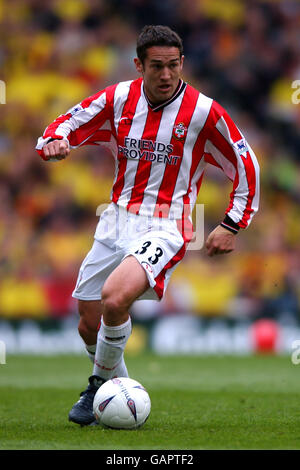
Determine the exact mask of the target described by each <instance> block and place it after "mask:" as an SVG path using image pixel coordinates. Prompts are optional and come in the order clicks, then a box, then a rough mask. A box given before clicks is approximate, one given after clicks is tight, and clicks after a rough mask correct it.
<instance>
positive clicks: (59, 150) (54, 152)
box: [43, 140, 70, 160]
mask: <svg viewBox="0 0 300 470" xmlns="http://www.w3.org/2000/svg"><path fill="white" fill-rule="evenodd" d="M43 151H44V156H45V160H63V159H64V158H66V157H67V156H68V155H69V153H70V147H69V143H68V142H67V141H66V140H52V142H49V143H48V144H46V145H44V147H43Z"/></svg>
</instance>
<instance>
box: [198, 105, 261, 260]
mask: <svg viewBox="0 0 300 470" xmlns="http://www.w3.org/2000/svg"><path fill="white" fill-rule="evenodd" d="M210 117H211V119H212V122H213V125H212V126H211V132H210V136H209V139H208V140H207V143H206V146H205V160H206V161H207V162H209V163H212V164H213V165H216V166H218V167H219V168H221V169H222V170H223V172H224V173H225V174H226V176H227V177H228V178H229V179H230V180H231V181H232V182H233V187H232V191H231V194H230V201H229V205H228V207H227V209H226V211H225V217H224V219H223V221H222V222H221V224H220V225H219V226H218V227H216V228H215V229H214V230H213V231H212V232H211V233H210V234H209V236H208V238H207V241H206V248H207V253H208V255H209V256H213V255H215V254H224V253H229V252H231V251H233V250H234V248H235V237H236V234H237V233H238V231H239V230H240V229H241V228H242V229H245V228H247V227H248V226H249V225H250V223H251V221H252V219H253V216H254V214H255V213H256V212H257V210H258V206H259V164H258V161H257V158H256V156H255V154H254V152H253V150H252V148H251V147H250V145H249V144H248V142H247V140H246V139H245V137H244V136H243V134H242V133H241V131H240V130H239V129H238V127H237V126H236V125H235V123H234V122H233V120H232V119H231V117H230V116H229V115H228V113H227V112H226V111H225V110H224V109H223V108H222V107H221V106H220V105H219V104H218V103H216V102H214V103H213V105H212V110H211V113H210Z"/></svg>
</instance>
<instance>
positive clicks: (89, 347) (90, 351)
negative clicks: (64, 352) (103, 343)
mask: <svg viewBox="0 0 300 470" xmlns="http://www.w3.org/2000/svg"><path fill="white" fill-rule="evenodd" d="M96 348H97V344H91V345H88V344H86V345H85V350H86V353H87V355H88V356H89V358H90V361H91V362H92V363H93V364H94V360H95V353H96Z"/></svg>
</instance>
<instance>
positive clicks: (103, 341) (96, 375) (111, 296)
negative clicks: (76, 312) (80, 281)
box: [69, 256, 149, 425]
mask: <svg viewBox="0 0 300 470" xmlns="http://www.w3.org/2000/svg"><path fill="white" fill-rule="evenodd" d="M148 287H149V282H148V279H147V276H146V274H145V271H144V269H143V268H142V267H141V265H140V264H139V262H138V261H137V260H136V259H135V258H134V257H133V256H129V257H127V258H125V259H124V260H123V261H122V262H121V264H120V265H119V266H118V267H117V268H116V269H115V270H114V271H113V272H112V273H111V274H110V275H109V277H108V278H107V280H106V281H105V283H104V286H103V289H102V300H101V303H100V302H99V301H98V302H95V301H82V300H81V301H80V322H79V333H80V335H81V336H82V338H83V340H84V341H85V343H86V345H87V350H88V349H89V348H90V350H91V346H93V345H89V344H88V343H89V342H90V341H94V340H95V339H94V338H95V333H94V328H95V325H98V323H99V315H100V316H101V318H102V320H101V326H100V329H99V332H98V340H97V347H96V352H95V358H94V367H93V375H92V376H91V377H89V385H88V387H87V389H86V390H85V391H84V392H82V394H81V398H80V399H79V401H78V402H77V403H75V405H74V406H73V407H72V409H71V411H70V413H69V420H70V421H74V422H75V423H78V424H82V425H86V424H90V423H92V422H93V420H94V416H93V409H92V405H93V399H94V396H95V393H96V391H97V389H98V388H99V386H101V385H102V384H103V383H104V382H105V381H106V380H108V379H110V378H112V377H113V376H119V377H121V376H123V377H124V376H128V373H127V369H126V365H125V362H124V356H123V354H124V349H125V346H126V343H127V341H128V339H129V336H130V334H131V319H130V315H129V308H130V306H131V304H132V303H133V302H134V300H136V299H137V298H138V297H139V296H140V295H142V294H143V293H144V292H145V290H147V289H148ZM96 330H97V328H96ZM90 357H92V350H91V355H90Z"/></svg>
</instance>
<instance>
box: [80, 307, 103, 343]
mask: <svg viewBox="0 0 300 470" xmlns="http://www.w3.org/2000/svg"><path fill="white" fill-rule="evenodd" d="M78 311H79V315H80V319H79V323H78V332H79V334H80V336H81V337H82V338H85V337H86V336H87V335H90V334H91V333H94V332H97V327H98V324H99V321H100V313H99V312H98V308H95V306H91V305H89V303H87V302H84V301H79V302H78Z"/></svg>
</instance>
